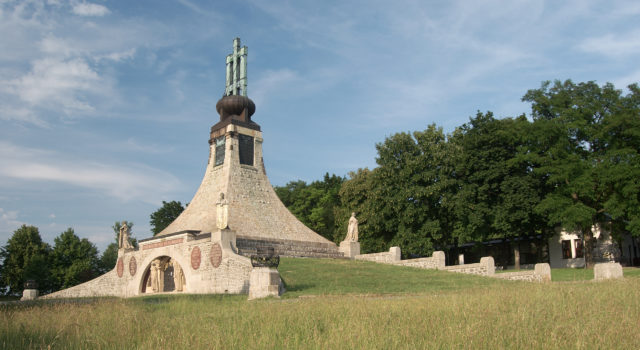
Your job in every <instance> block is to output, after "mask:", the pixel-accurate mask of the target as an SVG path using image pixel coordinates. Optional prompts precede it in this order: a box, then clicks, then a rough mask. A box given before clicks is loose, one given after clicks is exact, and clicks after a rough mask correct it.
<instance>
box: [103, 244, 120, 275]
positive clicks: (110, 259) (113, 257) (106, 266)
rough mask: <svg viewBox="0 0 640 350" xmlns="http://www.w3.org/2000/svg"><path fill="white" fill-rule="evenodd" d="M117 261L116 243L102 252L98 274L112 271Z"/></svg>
mask: <svg viewBox="0 0 640 350" xmlns="http://www.w3.org/2000/svg"><path fill="white" fill-rule="evenodd" d="M117 260H118V243H111V244H109V245H108V246H107V249H105V250H104V252H102V256H100V262H99V267H100V273H106V272H109V270H111V269H113V268H114V266H116V262H117Z"/></svg>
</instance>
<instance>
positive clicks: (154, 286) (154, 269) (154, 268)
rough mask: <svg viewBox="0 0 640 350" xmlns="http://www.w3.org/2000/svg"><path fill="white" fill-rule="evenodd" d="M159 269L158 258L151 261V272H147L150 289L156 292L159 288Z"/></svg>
mask: <svg viewBox="0 0 640 350" xmlns="http://www.w3.org/2000/svg"><path fill="white" fill-rule="evenodd" d="M159 269H160V260H159V259H156V260H154V261H152V262H151V270H150V271H151V272H150V273H149V279H150V280H151V290H153V292H154V293H157V292H158V290H159V289H160V288H159V276H158V270H159Z"/></svg>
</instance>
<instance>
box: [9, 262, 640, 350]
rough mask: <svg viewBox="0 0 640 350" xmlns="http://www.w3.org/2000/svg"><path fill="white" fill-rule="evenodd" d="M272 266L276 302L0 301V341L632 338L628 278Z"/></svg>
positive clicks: (639, 337)
mask: <svg viewBox="0 0 640 350" xmlns="http://www.w3.org/2000/svg"><path fill="white" fill-rule="evenodd" d="M279 269H280V271H281V274H282V276H283V278H284V279H285V280H286V282H287V286H288V288H289V292H288V293H287V294H285V296H283V298H282V299H273V298H270V299H263V300H255V301H247V300H246V298H247V297H246V295H204V296H197V295H160V296H152V297H141V298H132V299H117V298H98V299H90V300H88V301H87V302H84V303H52V302H42V301H38V302H35V303H17V304H13V305H0V348H3V349H40V348H44V349H46V348H49V347H50V348H51V349H185V348H189V349H432V348H445V349H449V348H463V349H476V348H479V349H483V348H484V349H495V348H497V349H505V348H509V349H512V348H513V349H548V348H556V349H575V348H577V349H592V348H606V349H614V348H618V349H619V348H637V345H638V344H640V334H639V333H638V332H637V327H638V320H639V319H640V278H625V279H623V280H616V281H607V282H602V283H593V282H590V281H575V282H564V283H550V284H533V283H526V282H512V281H502V280H497V279H488V278H482V277H476V276H466V275H459V274H453V273H447V272H443V271H429V270H419V269H412V268H406V267H404V268H403V267H395V266H387V265H378V264H373V263H366V262H353V261H345V260H315V259H282V264H281V266H280V268H279ZM625 273H626V270H625ZM311 296H313V297H311Z"/></svg>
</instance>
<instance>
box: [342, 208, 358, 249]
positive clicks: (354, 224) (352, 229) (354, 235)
mask: <svg viewBox="0 0 640 350" xmlns="http://www.w3.org/2000/svg"><path fill="white" fill-rule="evenodd" d="M344 240H345V241H349V242H357V241H358V219H356V213H351V218H349V227H348V228H347V237H345V239H344Z"/></svg>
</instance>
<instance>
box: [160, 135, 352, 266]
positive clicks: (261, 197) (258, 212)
mask: <svg viewBox="0 0 640 350" xmlns="http://www.w3.org/2000/svg"><path fill="white" fill-rule="evenodd" d="M238 134H243V135H247V136H251V137H253V138H254V140H255V142H254V161H253V166H250V165H243V164H240V161H239V155H238V149H239V143H238V136H237V135H238ZM223 135H224V137H226V141H225V147H226V149H225V157H226V158H225V160H224V163H223V164H222V165H218V166H215V160H214V159H210V160H209V164H208V166H207V169H206V171H205V175H204V178H203V180H202V183H201V184H200V188H199V189H198V191H197V192H196V194H195V196H194V197H193V199H192V200H191V201H190V203H189V206H188V207H187V208H186V209H185V210H184V211H183V212H182V214H181V215H180V216H179V217H178V218H177V219H176V220H175V221H174V222H172V223H171V224H170V225H169V226H168V227H167V228H166V229H164V230H163V231H162V232H160V233H159V234H158V236H164V235H169V234H172V233H174V232H180V231H186V230H194V231H200V232H213V231H215V230H217V229H218V228H217V212H216V204H217V203H218V202H219V198H220V193H224V194H225V200H226V201H227V202H228V225H229V228H231V229H232V230H234V231H236V233H237V236H238V245H239V247H238V248H239V249H241V252H240V253H241V254H243V255H245V254H246V253H247V252H246V251H243V249H244V248H245V247H244V246H243V244H242V243H243V242H244V241H251V240H254V241H255V240H262V241H263V244H266V245H272V246H274V248H275V250H276V252H277V253H278V254H279V255H282V256H310V257H315V256H318V255H322V254H324V257H332V256H336V257H337V256H340V255H341V254H339V252H338V247H337V246H336V245H335V243H333V242H331V241H329V240H327V239H325V238H324V237H322V236H320V235H318V234H317V233H315V232H313V231H312V230H310V229H309V228H307V227H306V226H304V224H302V223H301V222H300V221H298V219H296V217H295V216H293V214H291V213H290V212H289V210H287V208H286V207H285V206H284V204H282V202H281V201H280V199H279V198H278V196H277V195H276V193H275V191H274V190H273V187H272V186H271V183H270V182H269V179H268V178H267V176H266V173H265V171H264V164H263V160H262V133H261V132H260V131H257V130H253V129H248V128H244V127H241V126H238V125H228V126H227V127H226V129H225V130H224V133H223ZM214 156H215V144H213V145H211V149H210V158H211V157H214ZM241 240H244V241H241ZM277 241H285V242H301V243H303V244H307V243H321V244H323V246H324V247H323V249H322V250H321V251H312V254H310V255H306V254H305V253H306V252H305V251H304V250H295V251H292V252H287V251H283V250H285V249H286V248H288V247H287V246H286V244H280V245H278V246H275V245H274V243H275V242H277ZM292 248H297V247H295V246H294V247H292Z"/></svg>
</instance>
